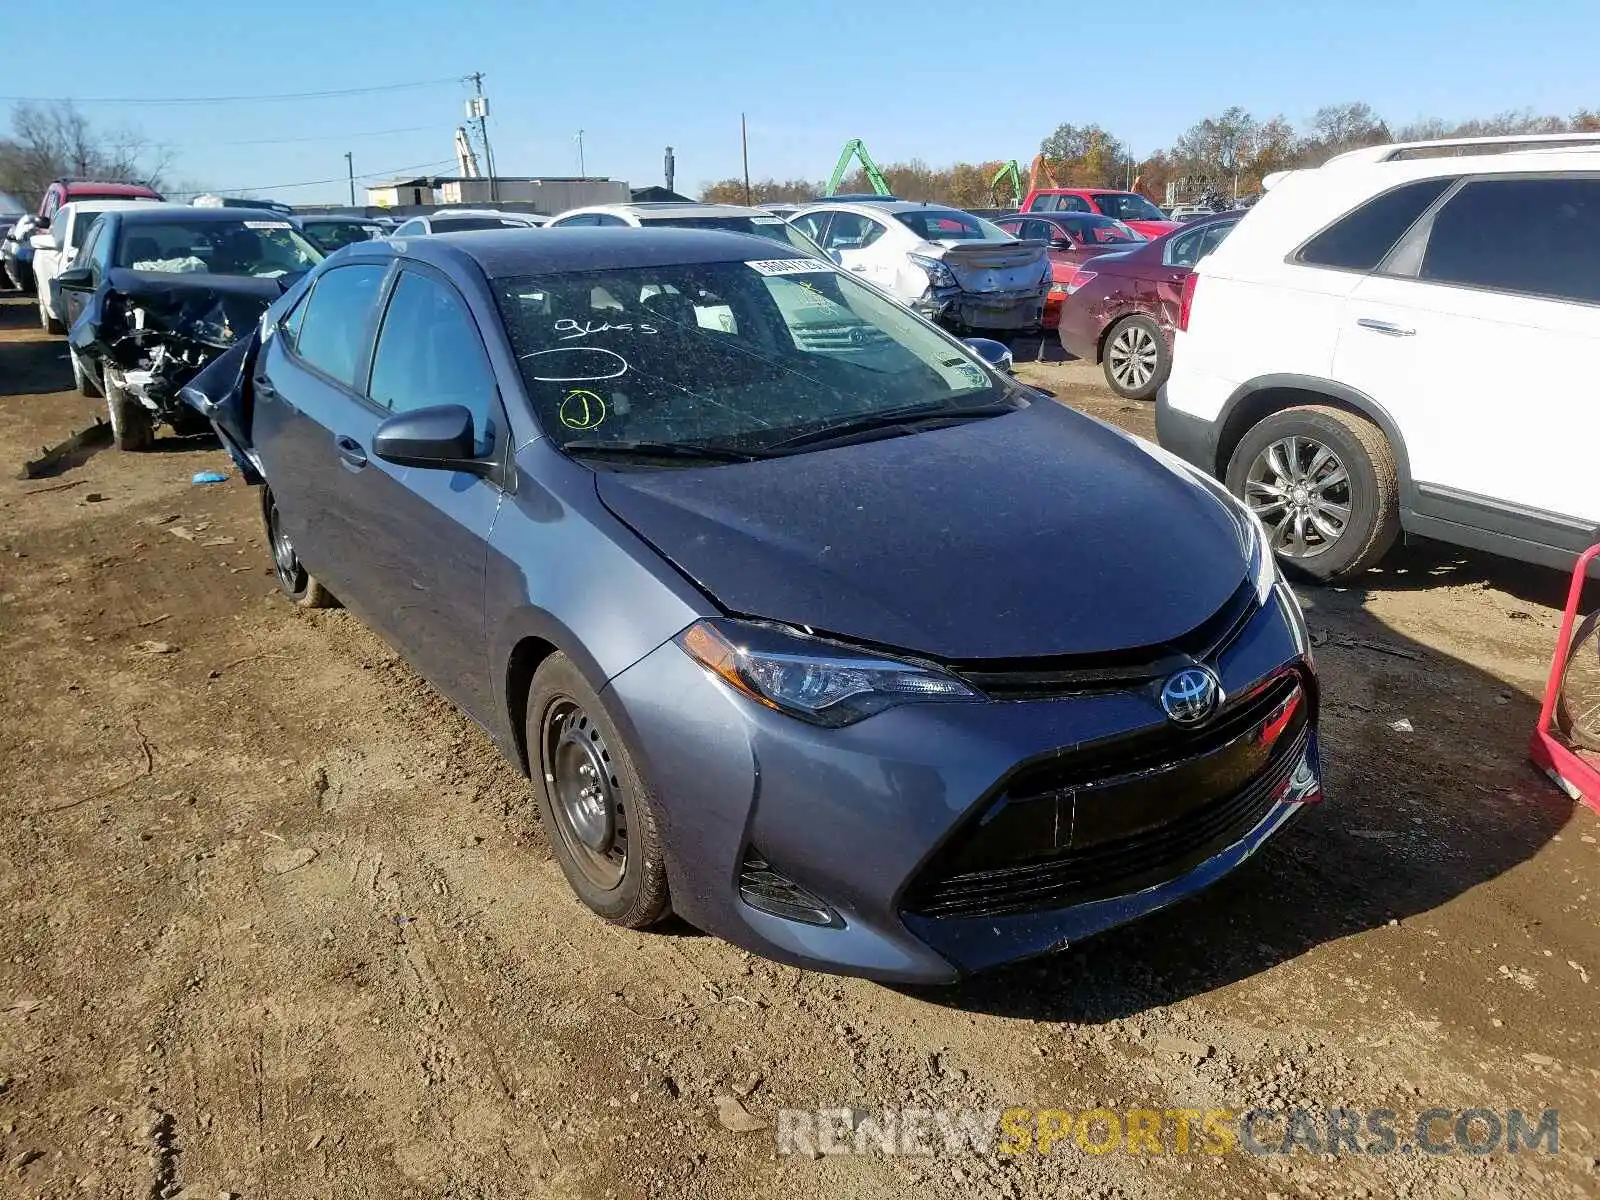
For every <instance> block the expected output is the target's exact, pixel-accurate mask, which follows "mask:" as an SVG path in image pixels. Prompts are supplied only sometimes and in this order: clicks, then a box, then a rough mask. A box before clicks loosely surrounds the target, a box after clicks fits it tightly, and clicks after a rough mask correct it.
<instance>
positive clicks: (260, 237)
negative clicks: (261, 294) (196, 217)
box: [116, 217, 323, 279]
mask: <svg viewBox="0 0 1600 1200" xmlns="http://www.w3.org/2000/svg"><path fill="white" fill-rule="evenodd" d="M121 243H122V244H121V245H120V246H119V247H118V249H117V259H116V264H117V266H119V267H130V268H132V269H133V270H135V271H156V272H161V273H164V274H173V275H185V274H209V275H251V276H255V277H256V278H258V279H273V278H276V277H277V276H279V275H292V274H297V273H299V272H303V271H309V270H310V269H311V268H312V267H314V266H316V265H317V264H318V263H319V262H321V261H322V257H323V255H322V251H320V250H318V249H317V248H316V247H315V246H314V245H312V244H311V243H310V242H309V241H307V240H306V238H305V237H304V236H303V235H302V234H301V233H300V232H299V231H298V230H296V229H295V227H294V226H293V225H291V224H290V223H289V222H288V221H280V220H275V219H271V218H263V219H261V220H252V219H250V218H247V217H246V218H240V219H239V220H237V221H184V220H181V219H175V220H169V221H148V222H147V221H140V222H138V223H137V224H130V225H128V226H126V227H125V228H124V229H123V230H122V239H121Z"/></svg>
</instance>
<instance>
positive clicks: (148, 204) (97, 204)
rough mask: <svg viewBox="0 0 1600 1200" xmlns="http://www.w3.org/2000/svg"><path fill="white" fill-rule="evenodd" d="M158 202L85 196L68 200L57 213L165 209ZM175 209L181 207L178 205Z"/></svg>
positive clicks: (135, 198)
mask: <svg viewBox="0 0 1600 1200" xmlns="http://www.w3.org/2000/svg"><path fill="white" fill-rule="evenodd" d="M166 207H167V205H165V204H162V203H161V202H160V201H159V200H141V199H139V198H138V197H134V198H133V199H129V200H114V199H110V198H108V197H106V196H86V197H84V198H83V199H81V200H69V201H67V202H66V203H65V204H63V205H62V206H61V207H60V208H59V209H57V210H56V211H57V212H66V210H67V209H69V208H70V209H71V210H72V211H73V212H75V213H103V212H119V211H121V210H122V209H125V208H166ZM176 207H180V208H181V207H182V205H178V206H176Z"/></svg>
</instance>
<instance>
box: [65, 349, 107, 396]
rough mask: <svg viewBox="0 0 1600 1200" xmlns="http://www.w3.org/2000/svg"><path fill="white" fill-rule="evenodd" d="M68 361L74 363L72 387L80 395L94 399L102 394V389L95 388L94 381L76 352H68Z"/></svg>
mask: <svg viewBox="0 0 1600 1200" xmlns="http://www.w3.org/2000/svg"><path fill="white" fill-rule="evenodd" d="M67 360H68V361H69V362H71V363H72V386H73V388H74V389H76V391H77V393H78V395H80V396H88V397H89V398H90V399H94V398H95V397H96V396H98V395H99V394H100V389H99V388H98V387H96V386H95V383H94V379H93V378H92V377H91V376H90V374H89V372H88V370H87V369H85V367H84V365H83V362H82V361H81V360H80V359H79V358H78V352H77V351H76V350H68V351H67Z"/></svg>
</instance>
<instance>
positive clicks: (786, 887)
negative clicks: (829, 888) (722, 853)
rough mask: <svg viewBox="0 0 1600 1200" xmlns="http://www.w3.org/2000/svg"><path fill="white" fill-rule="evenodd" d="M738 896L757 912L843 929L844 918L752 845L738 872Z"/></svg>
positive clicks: (807, 923)
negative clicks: (776, 867) (763, 856)
mask: <svg viewBox="0 0 1600 1200" xmlns="http://www.w3.org/2000/svg"><path fill="white" fill-rule="evenodd" d="M739 898H740V899H741V900H743V901H744V902H745V903H746V904H748V905H749V906H750V907H751V908H753V909H755V910H757V911H758V912H764V913H767V914H768V915H769V916H774V917H782V918H783V919H784V920H786V921H799V922H801V923H802V924H804V925H825V926H830V927H832V928H836V929H837V928H842V927H843V925H844V921H843V919H841V918H840V916H839V914H838V913H836V912H834V911H833V909H832V908H830V907H829V906H828V905H827V904H826V903H824V902H823V901H821V900H819V899H817V897H815V896H813V895H812V894H811V893H810V892H808V891H806V889H805V888H803V887H801V886H800V885H799V884H798V883H796V882H795V881H794V880H792V879H790V878H789V877H788V876H787V875H785V874H784V873H783V872H782V871H779V870H776V869H775V868H774V867H773V866H772V864H771V863H769V862H767V860H766V859H764V858H762V857H761V855H760V854H759V853H758V852H757V851H756V849H755V848H754V847H751V848H750V849H749V850H747V851H746V852H745V856H744V866H743V868H742V869H741V870H740V872H739Z"/></svg>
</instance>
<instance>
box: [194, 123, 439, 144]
mask: <svg viewBox="0 0 1600 1200" xmlns="http://www.w3.org/2000/svg"><path fill="white" fill-rule="evenodd" d="M429 130H436V127H435V126H432V125H412V126H409V127H407V128H405V129H369V130H367V131H366V132H365V133H319V134H316V135H315V136H314V137H292V138H252V139H250V140H249V141H243V142H235V141H227V142H185V143H184V144H185V145H188V146H196V145H203V146H287V145H290V144H291V143H294V142H349V141H354V140H355V139H356V138H372V137H387V136H388V135H389V134H391V133H423V132H426V131H429Z"/></svg>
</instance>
